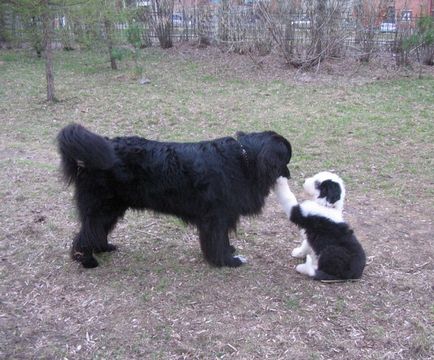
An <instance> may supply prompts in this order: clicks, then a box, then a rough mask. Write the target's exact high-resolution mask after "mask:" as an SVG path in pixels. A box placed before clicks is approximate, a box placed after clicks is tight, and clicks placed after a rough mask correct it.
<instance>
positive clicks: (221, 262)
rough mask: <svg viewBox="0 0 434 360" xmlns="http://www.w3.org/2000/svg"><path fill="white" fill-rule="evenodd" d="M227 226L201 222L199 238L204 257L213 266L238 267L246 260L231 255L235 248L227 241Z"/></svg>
mask: <svg viewBox="0 0 434 360" xmlns="http://www.w3.org/2000/svg"><path fill="white" fill-rule="evenodd" d="M228 233H229V228H228V227H225V226H221V225H219V224H218V222H213V223H206V224H201V225H200V226H199V239H200V246H201V249H202V253H203V255H204V257H205V259H206V260H207V261H208V262H209V263H210V264H212V265H214V266H218V267H221V266H229V267H238V266H241V265H242V264H244V263H245V262H246V260H245V259H244V257H242V256H233V253H234V252H235V248H234V247H233V246H232V245H230V243H229V235H228Z"/></svg>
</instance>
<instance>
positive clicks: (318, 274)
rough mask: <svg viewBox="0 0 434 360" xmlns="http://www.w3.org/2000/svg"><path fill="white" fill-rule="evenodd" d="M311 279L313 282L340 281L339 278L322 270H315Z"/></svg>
mask: <svg viewBox="0 0 434 360" xmlns="http://www.w3.org/2000/svg"><path fill="white" fill-rule="evenodd" d="M313 279H314V280H342V279H341V278H339V277H337V276H335V275H331V274H328V273H326V272H324V271H322V270H316V271H315V275H314V276H313Z"/></svg>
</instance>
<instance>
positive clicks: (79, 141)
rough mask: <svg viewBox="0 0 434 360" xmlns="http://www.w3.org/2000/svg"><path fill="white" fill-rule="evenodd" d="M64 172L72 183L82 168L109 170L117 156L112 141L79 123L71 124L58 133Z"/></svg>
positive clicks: (65, 176)
mask: <svg viewBox="0 0 434 360" xmlns="http://www.w3.org/2000/svg"><path fill="white" fill-rule="evenodd" d="M57 143H58V149H59V153H60V157H61V166H62V173H63V176H64V178H65V181H66V182H67V183H68V184H70V183H71V182H75V181H76V180H77V177H78V174H79V173H80V169H94V170H109V169H111V168H113V167H114V166H115V164H116V161H117V157H116V154H115V151H114V149H113V146H112V145H111V143H110V142H109V141H108V140H107V139H105V138H103V137H102V136H99V135H97V134H94V133H92V132H90V131H89V130H86V129H85V128H84V127H83V126H81V125H78V124H70V125H68V126H65V127H64V128H63V129H62V130H60V132H59V134H58V135H57Z"/></svg>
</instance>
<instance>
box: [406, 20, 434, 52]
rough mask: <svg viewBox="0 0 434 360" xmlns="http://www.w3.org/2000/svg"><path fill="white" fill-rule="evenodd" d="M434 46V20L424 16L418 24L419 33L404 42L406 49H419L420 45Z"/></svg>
mask: <svg viewBox="0 0 434 360" xmlns="http://www.w3.org/2000/svg"><path fill="white" fill-rule="evenodd" d="M433 44H434V18H433V17H431V16H423V17H421V18H420V19H419V21H418V22H417V31H416V32H415V33H414V34H413V35H412V36H410V37H409V38H408V39H406V40H405V41H404V47H405V48H412V47H417V46H419V45H428V46H430V45H433Z"/></svg>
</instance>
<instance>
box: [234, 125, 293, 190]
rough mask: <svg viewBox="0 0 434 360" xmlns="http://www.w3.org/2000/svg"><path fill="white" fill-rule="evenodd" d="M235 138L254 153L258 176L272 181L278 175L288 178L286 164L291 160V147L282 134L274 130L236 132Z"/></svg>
mask: <svg viewBox="0 0 434 360" xmlns="http://www.w3.org/2000/svg"><path fill="white" fill-rule="evenodd" d="M237 138H238V141H240V143H242V144H243V145H244V146H245V147H246V148H247V149H248V151H251V152H253V153H254V156H255V159H256V168H257V172H258V176H259V177H260V178H267V179H270V180H271V181H272V182H274V181H276V179H277V178H278V177H280V176H283V177H286V178H290V173H289V170H288V167H287V165H288V163H289V161H290V160H291V156H292V148H291V144H290V143H289V141H288V140H286V139H285V138H284V137H283V136H281V135H279V134H277V133H275V132H274V131H264V132H260V133H250V134H246V133H243V132H238V133H237Z"/></svg>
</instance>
